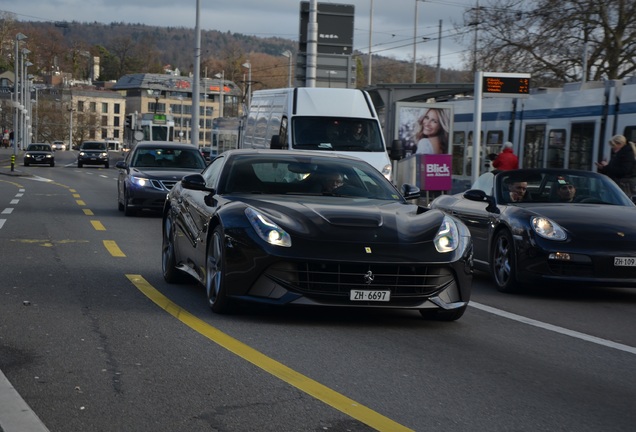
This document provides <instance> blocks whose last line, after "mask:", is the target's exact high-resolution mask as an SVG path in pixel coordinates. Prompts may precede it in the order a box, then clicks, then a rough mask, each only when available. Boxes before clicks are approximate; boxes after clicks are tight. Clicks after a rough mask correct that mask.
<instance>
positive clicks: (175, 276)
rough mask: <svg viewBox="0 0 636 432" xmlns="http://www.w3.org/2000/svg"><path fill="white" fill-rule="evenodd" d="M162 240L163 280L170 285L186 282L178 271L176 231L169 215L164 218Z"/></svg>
mask: <svg viewBox="0 0 636 432" xmlns="http://www.w3.org/2000/svg"><path fill="white" fill-rule="evenodd" d="M162 238H163V240H162V244H161V269H162V271H163V279H164V280H165V281H166V282H168V283H181V282H183V281H184V280H185V275H184V274H183V273H182V272H180V271H179V270H177V259H176V256H175V249H174V243H175V239H176V231H175V229H174V225H173V223H172V221H171V220H170V217H169V216H168V215H166V216H164V220H163V236H162Z"/></svg>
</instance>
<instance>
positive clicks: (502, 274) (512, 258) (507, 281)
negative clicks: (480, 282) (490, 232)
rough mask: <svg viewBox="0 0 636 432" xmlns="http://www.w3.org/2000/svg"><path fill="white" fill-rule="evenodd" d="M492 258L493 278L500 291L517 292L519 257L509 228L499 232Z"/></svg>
mask: <svg viewBox="0 0 636 432" xmlns="http://www.w3.org/2000/svg"><path fill="white" fill-rule="evenodd" d="M493 244H494V248H493V250H492V257H491V260H490V271H491V275H492V278H493V280H494V282H495V285H496V286H497V290H499V291H500V292H505V293H510V292H515V291H517V290H518V288H519V282H518V281H517V258H516V255H515V244H514V241H513V239H512V235H511V234H510V232H509V231H507V230H502V231H499V232H498V233H497V235H496V236H495V241H494V243H493Z"/></svg>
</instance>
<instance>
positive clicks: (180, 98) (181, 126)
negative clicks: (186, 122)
mask: <svg viewBox="0 0 636 432" xmlns="http://www.w3.org/2000/svg"><path fill="white" fill-rule="evenodd" d="M179 100H180V101H181V110H180V114H181V120H180V121H179V142H181V140H183V96H179Z"/></svg>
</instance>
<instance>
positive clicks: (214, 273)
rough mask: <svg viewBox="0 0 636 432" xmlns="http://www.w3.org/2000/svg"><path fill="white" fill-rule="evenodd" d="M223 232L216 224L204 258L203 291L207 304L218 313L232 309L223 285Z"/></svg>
mask: <svg viewBox="0 0 636 432" xmlns="http://www.w3.org/2000/svg"><path fill="white" fill-rule="evenodd" d="M224 252H225V234H224V233H223V227H221V226H217V227H216V228H215V229H214V232H213V233H212V238H211V239H210V242H209V243H208V249H207V253H206V259H205V292H206V295H207V298H208V305H209V306H210V308H211V309H212V311H213V312H215V313H218V314H223V313H228V312H231V311H232V302H231V300H230V299H228V297H227V288H226V286H225V256H224V255H225V254H224Z"/></svg>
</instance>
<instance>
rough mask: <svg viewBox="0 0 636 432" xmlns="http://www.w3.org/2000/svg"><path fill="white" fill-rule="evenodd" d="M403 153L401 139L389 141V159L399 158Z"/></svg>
mask: <svg viewBox="0 0 636 432" xmlns="http://www.w3.org/2000/svg"><path fill="white" fill-rule="evenodd" d="M403 155H404V146H403V145H402V140H399V139H396V140H393V142H392V143H391V151H390V153H389V157H390V158H391V160H400V159H402V157H403Z"/></svg>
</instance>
